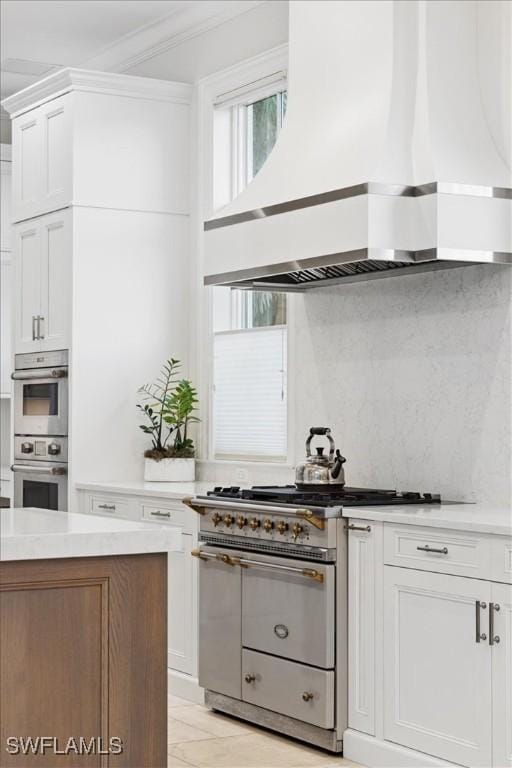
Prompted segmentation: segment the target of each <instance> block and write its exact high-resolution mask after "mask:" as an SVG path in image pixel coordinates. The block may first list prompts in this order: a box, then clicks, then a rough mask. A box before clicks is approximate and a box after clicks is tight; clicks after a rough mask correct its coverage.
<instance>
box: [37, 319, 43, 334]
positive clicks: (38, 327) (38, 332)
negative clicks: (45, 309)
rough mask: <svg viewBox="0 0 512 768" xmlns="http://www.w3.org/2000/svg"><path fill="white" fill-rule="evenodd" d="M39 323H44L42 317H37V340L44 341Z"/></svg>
mask: <svg viewBox="0 0 512 768" xmlns="http://www.w3.org/2000/svg"><path fill="white" fill-rule="evenodd" d="M41 321H43V322H44V317H43V316H42V315H38V316H37V338H38V339H39V340H42V339H44V333H41Z"/></svg>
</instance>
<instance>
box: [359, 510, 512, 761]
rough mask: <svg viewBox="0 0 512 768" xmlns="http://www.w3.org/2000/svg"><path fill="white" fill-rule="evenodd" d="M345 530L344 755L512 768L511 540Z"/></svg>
mask: <svg viewBox="0 0 512 768" xmlns="http://www.w3.org/2000/svg"><path fill="white" fill-rule="evenodd" d="M348 527H349V603H348V604H349V730H348V731H347V734H346V737H345V739H344V741H345V744H346V757H347V758H348V759H351V760H354V761H355V762H361V763H362V764H364V765H368V766H372V767H375V768H384V767H386V768H387V767H389V766H400V767H401V768H412V767H413V766H417V767H418V768H419V766H439V765H444V763H445V761H447V762H449V763H453V764H455V765H458V766H468V768H512V583H511V581H512V579H511V576H510V574H511V572H512V571H511V570H510V565H511V563H512V558H511V557H510V552H511V551H512V537H507V536H498V535H483V534H480V535H479V534H475V533H467V534H466V533H464V532H460V531H459V532H454V531H448V530H446V531H445V530H443V529H433V530H432V531H430V530H427V529H426V528H423V529H422V528H419V527H416V526H414V525H396V524H394V523H391V522H390V523H383V522H375V521H371V520H368V521H367V520H364V521H361V520H353V521H350V522H349V526H348ZM410 542H412V544H410ZM426 544H429V546H430V551H428V552H427V553H426V554H425V555H423V553H424V552H425V549H424V548H425V546H426ZM418 546H419V547H420V549H419V550H418V549H417V547H418ZM457 547H459V550H457ZM437 550H438V551H437ZM446 550H447V551H448V556H447V554H446ZM418 553H419V554H418ZM491 553H492V555H491ZM456 555H457V557H456ZM419 557H425V562H424V561H423V560H421V561H420V562H419V564H418V566H417V567H416V565H415V567H411V566H410V565H409V566H406V565H405V563H406V561H407V558H408V559H409V560H412V559H414V561H415V563H416V562H417V561H418V558H419ZM427 557H428V561H427ZM450 557H451V561H450ZM427 565H428V567H427ZM450 568H452V569H453V572H452V573H450V572H449V571H450ZM437 569H438V570H437ZM473 571H474V573H475V575H474V576H468V575H466V572H469V573H473ZM462 572H464V575H462ZM507 582H508V583H507Z"/></svg>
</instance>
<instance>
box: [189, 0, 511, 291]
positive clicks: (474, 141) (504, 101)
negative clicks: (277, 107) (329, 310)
mask: <svg viewBox="0 0 512 768" xmlns="http://www.w3.org/2000/svg"><path fill="white" fill-rule="evenodd" d="M510 11H511V9H510V4H508V3H500V2H492V0H484V1H483V2H478V1H476V0H475V1H473V0H466V2H464V3H460V2H458V0H418V1H416V0H411V1H409V2H404V1H403V0H396V1H395V2H392V1H391V0H389V1H388V0H377V1H376V2H374V1H373V0H367V1H366V2H364V3H362V2H359V0H356V1H355V2H352V0H341V1H340V2H338V1H337V0H325V1H324V0H315V1H314V2H308V1H307V0H297V1H296V2H294V1H293V0H292V2H291V3H290V62H289V96H288V105H289V106H288V114H287V117H286V120H285V125H284V127H283V130H282V132H281V135H280V137H279V140H278V142H277V144H276V147H275V148H274V150H273V152H272V153H271V155H270V157H269V159H268V160H267V163H266V164H265V166H264V167H263V169H262V170H261V171H260V173H259V174H258V176H257V177H256V179H255V180H254V181H253V182H252V184H250V185H249V187H248V188H247V189H246V190H245V191H244V192H243V193H242V194H241V195H240V196H239V197H238V198H237V199H236V200H235V201H233V202H232V203H231V204H230V205H228V206H226V208H224V209H222V210H221V211H219V212H217V215H216V216H215V217H214V218H212V219H210V220H209V221H207V222H205V225H204V229H205V274H204V281H205V284H206V285H232V286H237V287H241V288H259V289H267V290H268V289H273V290H285V291H294V290H304V289H306V288H311V287H318V286H322V285H329V284H333V283H335V284H336V283H345V282H354V281H358V280H368V279H373V278H377V277H379V278H380V277H388V276H393V275H401V274H408V273H417V272H422V271H426V270H432V269H443V268H449V267H461V266H468V265H473V264H512V189H511V188H512V174H511V170H510V152H511V149H510V147H511V135H510V131H511V115H512V111H511V96H510V94H511V92H512V82H511V74H510V72H511V67H510V46H511V40H510V29H511V25H510Z"/></svg>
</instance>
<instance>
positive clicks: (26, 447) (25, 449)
mask: <svg viewBox="0 0 512 768" xmlns="http://www.w3.org/2000/svg"><path fill="white" fill-rule="evenodd" d="M33 450H34V443H22V444H21V452H22V453H32V451H33Z"/></svg>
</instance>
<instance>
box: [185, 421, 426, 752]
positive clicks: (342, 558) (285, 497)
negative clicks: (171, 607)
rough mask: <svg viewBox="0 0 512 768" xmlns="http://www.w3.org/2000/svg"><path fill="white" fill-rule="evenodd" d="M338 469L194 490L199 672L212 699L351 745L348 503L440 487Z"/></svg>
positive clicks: (313, 739)
mask: <svg viewBox="0 0 512 768" xmlns="http://www.w3.org/2000/svg"><path fill="white" fill-rule="evenodd" d="M322 434H326V433H325V432H324V433H322ZM335 479H336V478H335ZM331 480H332V478H331V479H329V478H327V483H326V485H325V486H322V485H320V484H318V485H316V484H312V485H311V486H310V487H308V486H307V485H301V488H300V489H298V488H297V486H286V487H254V488H251V489H247V490H241V489H240V488H234V487H232V488H221V487H217V488H215V489H214V490H213V491H211V492H210V493H208V494H207V495H206V496H198V497H196V498H192V499H185V500H184V501H185V503H187V504H188V505H189V506H190V507H192V509H194V510H195V511H196V512H198V513H199V514H200V516H201V517H200V533H199V540H200V547H199V549H197V550H195V551H194V552H193V553H192V554H193V555H194V556H195V557H197V558H199V560H200V568H199V590H200V591H199V605H200V609H199V615H200V622H199V625H200V629H199V683H200V685H201V686H203V687H204V688H205V689H206V703H207V705H208V706H210V707H211V708H213V709H217V710H220V711H223V712H226V713H229V714H232V715H235V716H237V717H241V718H244V719H247V720H249V721H251V722H254V723H257V724H260V725H263V726H266V727H268V728H271V729H273V730H276V731H279V732H280V733H283V734H286V735H289V736H293V737H296V738H299V739H301V740H303V741H307V742H310V743H312V744H316V745H318V746H321V747H324V748H326V749H329V750H332V751H334V752H341V751H342V746H343V732H344V730H345V729H346V727H347V704H348V702H347V698H348V697H347V535H346V526H347V521H346V519H343V518H342V510H343V507H350V506H365V505H366V506H370V505H371V506H374V505H379V504H391V503H392V504H409V503H416V504H418V503H423V504H424V503H438V502H439V501H440V498H439V496H434V495H431V494H424V495H421V494H417V493H406V494H399V493H397V492H396V491H382V490H368V489H361V488H347V487H343V484H342V483H339V482H337V483H335V484H334V485H331V484H330V481H331ZM353 527H355V528H357V527H358V526H353Z"/></svg>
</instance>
